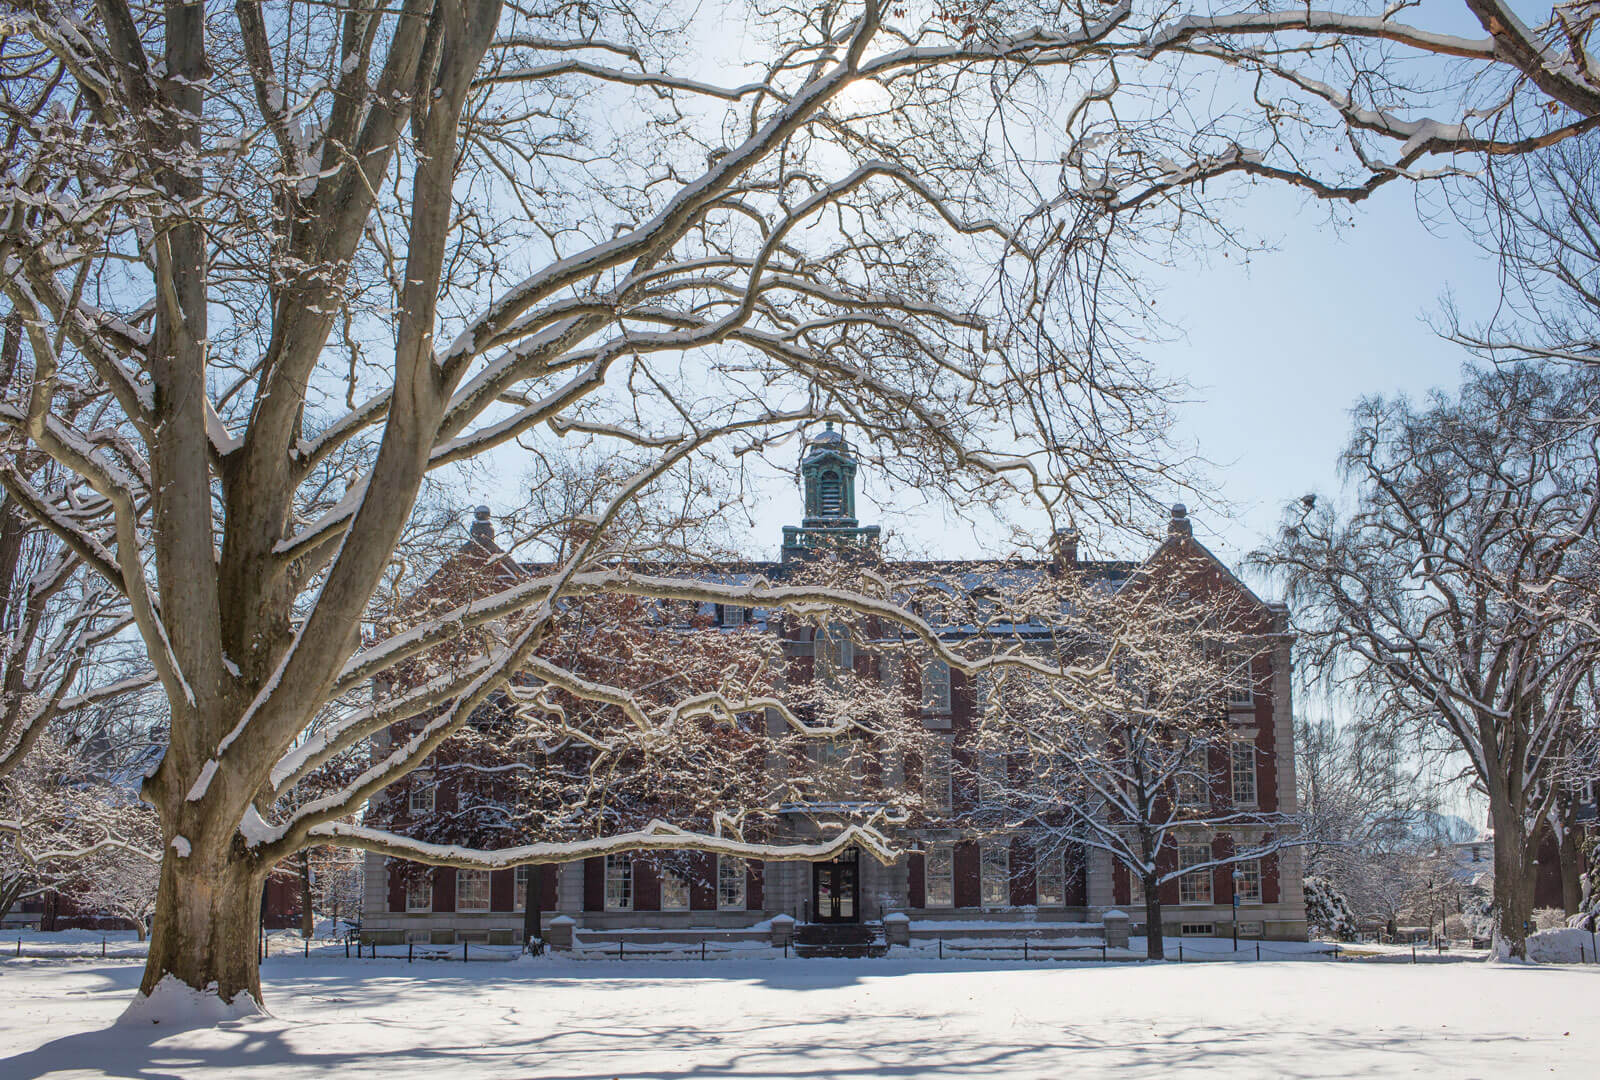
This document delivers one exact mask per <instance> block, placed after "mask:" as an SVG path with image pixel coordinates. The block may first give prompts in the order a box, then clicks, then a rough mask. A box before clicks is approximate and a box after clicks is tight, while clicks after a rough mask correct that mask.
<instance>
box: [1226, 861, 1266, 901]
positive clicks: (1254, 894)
mask: <svg viewBox="0 0 1600 1080" xmlns="http://www.w3.org/2000/svg"><path fill="white" fill-rule="evenodd" d="M1234 869H1235V870H1237V871H1238V873H1237V874H1235V875H1234V878H1233V887H1234V888H1235V889H1237V890H1238V893H1239V903H1241V904H1259V903H1261V860H1260V859H1246V860H1245V861H1244V862H1242V863H1239V864H1238V865H1237V866H1235V867H1234Z"/></svg>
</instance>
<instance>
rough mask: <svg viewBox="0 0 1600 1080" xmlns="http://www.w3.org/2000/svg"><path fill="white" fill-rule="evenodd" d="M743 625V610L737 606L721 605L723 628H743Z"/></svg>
mask: <svg viewBox="0 0 1600 1080" xmlns="http://www.w3.org/2000/svg"><path fill="white" fill-rule="evenodd" d="M744 624H745V609H744V608H742V607H740V606H739V605H738V604H723V605H722V625H723V626H743V625H744Z"/></svg>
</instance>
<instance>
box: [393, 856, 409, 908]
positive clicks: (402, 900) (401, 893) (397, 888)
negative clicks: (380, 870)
mask: <svg viewBox="0 0 1600 1080" xmlns="http://www.w3.org/2000/svg"><path fill="white" fill-rule="evenodd" d="M407 865H408V864H407V863H405V862H404V861H402V860H400V859H390V860H389V910H390V911H404V910H405V909H406V883H405V878H404V876H403V875H402V870H403V869H404V868H405V867H406V866H407Z"/></svg>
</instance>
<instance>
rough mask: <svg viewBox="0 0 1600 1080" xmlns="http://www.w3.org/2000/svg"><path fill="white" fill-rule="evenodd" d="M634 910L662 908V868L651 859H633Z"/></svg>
mask: <svg viewBox="0 0 1600 1080" xmlns="http://www.w3.org/2000/svg"><path fill="white" fill-rule="evenodd" d="M633 910H635V911H660V910H661V870H660V869H659V868H658V867H657V866H656V864H655V862H654V861H652V860H650V859H634V860H633Z"/></svg>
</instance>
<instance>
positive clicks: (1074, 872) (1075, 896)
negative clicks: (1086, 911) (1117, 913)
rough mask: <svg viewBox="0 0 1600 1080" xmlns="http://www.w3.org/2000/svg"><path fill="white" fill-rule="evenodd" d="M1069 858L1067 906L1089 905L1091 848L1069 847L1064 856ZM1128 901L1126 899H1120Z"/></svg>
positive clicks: (1065, 897) (1124, 901)
mask: <svg viewBox="0 0 1600 1080" xmlns="http://www.w3.org/2000/svg"><path fill="white" fill-rule="evenodd" d="M1062 857H1063V858H1065V859H1066V860H1067V876H1066V883H1067V888H1066V895H1065V896H1064V897H1062V899H1064V900H1065V901H1066V903H1067V907H1087V906H1088V904H1089V849H1088V848H1085V847H1083V846H1082V845H1081V844H1079V845H1074V846H1072V847H1070V848H1068V849H1067V851H1066V853H1065V855H1063V856H1062ZM1120 902H1121V903H1124V904H1125V903H1127V901H1126V900H1123V901H1120Z"/></svg>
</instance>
